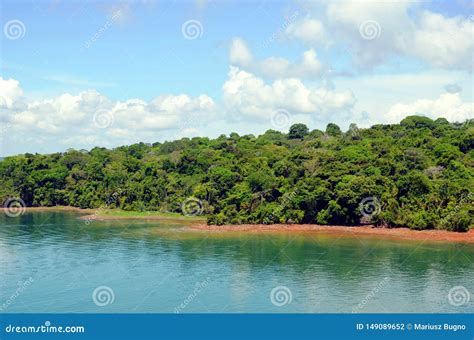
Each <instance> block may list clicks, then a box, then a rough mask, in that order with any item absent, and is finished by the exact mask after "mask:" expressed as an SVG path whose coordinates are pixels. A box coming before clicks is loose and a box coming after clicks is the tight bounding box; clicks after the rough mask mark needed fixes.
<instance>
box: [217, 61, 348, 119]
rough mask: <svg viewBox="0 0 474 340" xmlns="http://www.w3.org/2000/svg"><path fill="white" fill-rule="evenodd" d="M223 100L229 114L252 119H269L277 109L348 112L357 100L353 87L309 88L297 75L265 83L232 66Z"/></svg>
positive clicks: (319, 115)
mask: <svg viewBox="0 0 474 340" xmlns="http://www.w3.org/2000/svg"><path fill="white" fill-rule="evenodd" d="M223 90H224V104H225V106H226V110H227V112H228V113H229V114H231V115H234V116H236V117H237V118H239V117H246V118H250V119H261V120H267V119H270V118H271V116H272V113H273V112H274V111H275V110H277V109H285V110H288V111H289V112H290V113H291V114H292V115H293V114H305V115H311V116H312V117H313V118H314V119H316V120H319V119H327V118H329V117H331V116H332V115H338V117H341V115H344V114H347V112H348V111H350V109H351V108H352V106H353V105H354V103H355V98H354V96H353V95H352V93H351V92H350V91H342V92H335V91H332V90H329V89H326V88H309V87H307V86H306V85H304V84H303V83H302V82H301V80H299V79H296V78H289V79H278V80H275V81H274V82H272V83H269V84H267V83H265V81H264V80H263V79H261V78H258V77H257V76H256V75H254V74H252V73H249V72H247V71H244V70H241V69H239V68H237V67H231V68H230V72H229V79H228V80H227V81H226V82H225V84H224V86H223Z"/></svg>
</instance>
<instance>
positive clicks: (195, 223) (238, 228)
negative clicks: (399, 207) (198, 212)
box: [3, 206, 474, 244]
mask: <svg viewBox="0 0 474 340" xmlns="http://www.w3.org/2000/svg"><path fill="white" fill-rule="evenodd" d="M3 209H4V210H5V208H3ZM24 209H25V211H27V212H54V211H59V212H61V211H71V212H76V213H78V214H81V216H79V218H80V219H82V220H89V221H91V220H96V221H113V220H147V221H174V222H185V224H186V225H187V228H188V229H189V230H194V231H202V232H245V233H308V234H311V233H320V234H326V235H332V236H336V237H359V236H360V237H382V238H387V239H396V240H418V241H434V242H450V243H466V244H474V229H470V230H469V231H467V232H453V231H447V230H413V229H409V228H384V227H375V226H373V225H364V226H350V227H349V226H337V225H332V226H329V225H317V224H268V225H267V224H240V225H221V226H218V225H207V224H205V218H204V217H199V216H182V215H180V214H176V213H161V212H137V211H123V210H118V209H103V208H102V209H101V208H98V209H81V208H76V207H68V206H58V207H27V208H24Z"/></svg>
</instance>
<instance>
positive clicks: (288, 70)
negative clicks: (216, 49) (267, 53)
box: [229, 38, 324, 79]
mask: <svg viewBox="0 0 474 340" xmlns="http://www.w3.org/2000/svg"><path fill="white" fill-rule="evenodd" d="M229 61H230V63H231V64H232V65H234V66H238V67H240V68H243V69H245V70H247V71H250V72H252V73H255V74H258V75H261V76H263V77H265V78H269V79H280V78H309V79H311V78H316V77H319V76H320V75H321V74H322V72H323V69H324V67H323V65H322V63H321V62H320V61H319V60H318V58H317V55H316V51H315V50H314V49H310V50H308V51H306V52H304V53H303V56H302V58H301V60H300V61H299V62H295V63H292V62H290V61H289V60H287V59H285V58H279V57H270V58H267V59H263V60H255V58H254V56H253V54H252V52H251V51H250V49H249V47H248V46H247V43H246V42H245V41H244V40H243V39H241V38H234V39H233V40H232V44H231V46H230V50H229Z"/></svg>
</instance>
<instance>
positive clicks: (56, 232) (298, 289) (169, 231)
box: [0, 212, 474, 313]
mask: <svg viewBox="0 0 474 340" xmlns="http://www.w3.org/2000/svg"><path fill="white" fill-rule="evenodd" d="M473 259H474V246H472V245H462V244H440V243H429V242H421V241H420V242H418V241H416V242H415V241H413V242H408V241H404V242H399V241H389V240H384V239H377V238H348V237H344V238H337V237H335V236H329V235H324V234H304V235H303V234H278V235H275V234H263V235H258V234H245V233H221V232H201V231H189V229H187V228H186V226H185V225H183V224H176V223H167V224H156V223H154V224H150V223H145V222H142V221H136V222H131V221H108V222H99V221H94V222H92V223H91V224H90V225H86V224H85V223H84V221H82V220H79V219H78V215H77V214H75V213H70V212H54V213H52V212H47V213H46V212H45V213H38V212H35V213H25V214H24V215H22V216H20V217H17V218H11V217H7V216H4V215H3V214H2V216H0V310H1V309H3V311H4V312H165V313H168V312H169V313H173V312H181V313H190V312H204V313H207V312H218V313H220V312H244V313H247V312H277V313H281V312H305V313H306V312H311V313H321V312H343V313H350V312H352V311H357V312H390V313H394V312H453V313H454V312H460V313H467V312H470V313H472V312H474V304H473V301H472V300H473V299H474V296H469V293H467V291H470V292H471V293H470V295H472V294H473V293H474V284H473V282H474V281H473V278H474V261H473ZM104 286H105V287H106V288H104ZM455 286H463V287H464V288H465V289H466V290H467V291H465V290H462V289H461V290H458V291H457V294H452V296H453V298H455V299H454V300H453V301H452V302H454V304H459V302H461V303H463V304H462V305H461V306H455V305H454V304H453V303H450V301H449V299H448V294H449V291H450V290H451V289H452V288H453V287H455ZM282 287H286V288H282ZM272 290H273V291H274V294H273V300H272V298H271V296H272V294H271V293H272ZM94 291H96V294H95V296H94ZM466 293H467V295H466ZM93 296H94V297H95V299H94V297H93ZM456 298H457V299H456ZM459 298H460V299H459ZM469 299H470V301H468V300H469Z"/></svg>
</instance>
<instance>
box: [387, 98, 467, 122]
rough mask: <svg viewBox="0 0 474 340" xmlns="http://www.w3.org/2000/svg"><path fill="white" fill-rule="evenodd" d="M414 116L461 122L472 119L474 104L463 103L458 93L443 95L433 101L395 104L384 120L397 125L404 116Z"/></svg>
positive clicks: (423, 100) (421, 100) (422, 100)
mask: <svg viewBox="0 0 474 340" xmlns="http://www.w3.org/2000/svg"><path fill="white" fill-rule="evenodd" d="M415 114H416V115H423V116H427V117H430V118H440V117H443V118H446V119H447V120H449V121H451V122H463V121H465V120H466V119H472V117H474V103H465V102H463V100H462V99H461V97H460V96H459V94H458V93H443V94H441V95H440V96H439V98H437V99H434V100H431V99H419V100H417V101H415V102H412V103H408V104H402V103H400V104H396V105H394V106H392V107H391V108H390V109H389V110H388V112H387V114H386V118H387V120H388V121H389V122H390V123H398V122H400V121H401V120H402V119H403V118H405V117H406V116H408V115H415Z"/></svg>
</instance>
